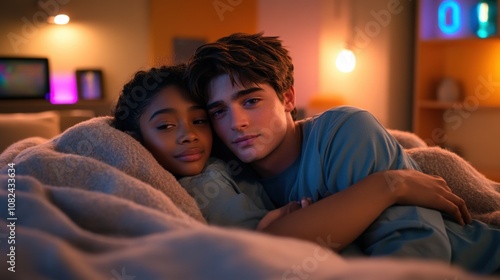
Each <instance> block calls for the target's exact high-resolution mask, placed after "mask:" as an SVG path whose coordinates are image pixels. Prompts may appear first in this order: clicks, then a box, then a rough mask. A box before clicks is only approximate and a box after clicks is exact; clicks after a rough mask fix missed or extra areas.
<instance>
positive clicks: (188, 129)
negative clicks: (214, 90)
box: [139, 86, 212, 177]
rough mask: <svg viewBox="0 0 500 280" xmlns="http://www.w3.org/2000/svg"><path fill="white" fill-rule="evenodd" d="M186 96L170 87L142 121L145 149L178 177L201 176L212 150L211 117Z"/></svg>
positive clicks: (155, 98) (147, 109) (181, 90)
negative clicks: (209, 119) (209, 118)
mask: <svg viewBox="0 0 500 280" xmlns="http://www.w3.org/2000/svg"><path fill="white" fill-rule="evenodd" d="M186 96H187V94H186V92H184V90H183V89H181V88H179V87H178V86H167V87H166V88H164V89H162V90H160V91H159V92H158V94H157V95H156V96H155V97H154V98H153V100H152V102H151V103H150V105H149V106H148V107H147V108H146V110H145V111H144V113H143V114H142V115H141V117H140V118H139V125H140V130H141V134H142V139H143V144H144V146H145V147H146V148H147V149H148V150H149V151H150V152H151V153H152V154H153V156H154V157H155V159H156V160H157V161H158V162H159V163H160V164H161V165H162V166H163V167H164V168H165V169H166V170H168V171H169V172H171V173H172V174H174V175H175V176H178V177H182V176H192V175H196V174H199V173H200V172H201V171H202V170H203V168H204V167H205V164H206V162H207V160H208V158H209V156H210V152H211V149H212V131H211V127H210V123H209V121H208V116H207V113H206V112H205V109H204V108H203V107H202V106H200V105H198V104H196V103H194V102H193V101H191V100H189V99H188V98H187V97H186Z"/></svg>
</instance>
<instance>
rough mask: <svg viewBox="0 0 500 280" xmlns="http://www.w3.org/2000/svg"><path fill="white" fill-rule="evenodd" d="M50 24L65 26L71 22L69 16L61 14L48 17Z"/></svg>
mask: <svg viewBox="0 0 500 280" xmlns="http://www.w3.org/2000/svg"><path fill="white" fill-rule="evenodd" d="M47 22H48V23H53V24H59V25H64V24H67V23H68V22H69V16H67V15H64V14H59V15H57V16H54V17H48V18H47Z"/></svg>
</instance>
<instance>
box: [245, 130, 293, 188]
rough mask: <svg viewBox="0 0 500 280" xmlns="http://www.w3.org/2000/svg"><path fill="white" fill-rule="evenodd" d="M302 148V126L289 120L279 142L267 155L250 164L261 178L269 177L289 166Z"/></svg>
mask: <svg viewBox="0 0 500 280" xmlns="http://www.w3.org/2000/svg"><path fill="white" fill-rule="evenodd" d="M301 150H302V127H301V125H300V124H299V123H297V122H294V121H291V122H290V125H289V128H288V129H287V133H286V135H285V137H284V139H283V141H282V142H281V144H280V145H279V146H278V147H277V148H276V149H275V150H274V151H273V152H272V153H271V154H269V155H268V156H267V157H265V158H263V159H260V160H258V161H255V162H252V163H251V166H252V167H253V169H254V170H255V171H256V172H257V174H259V175H260V177H261V178H263V179H265V178H270V177H273V176H276V175H278V174H280V173H281V172H283V171H285V170H286V169H287V168H288V167H290V166H291V165H292V164H293V163H294V162H295V160H296V159H297V158H298V157H299V156H300V153H301Z"/></svg>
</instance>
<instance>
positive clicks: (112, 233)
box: [0, 118, 488, 280]
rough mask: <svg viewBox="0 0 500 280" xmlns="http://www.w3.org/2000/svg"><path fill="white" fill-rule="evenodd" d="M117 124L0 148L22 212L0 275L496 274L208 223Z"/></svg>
mask: <svg viewBox="0 0 500 280" xmlns="http://www.w3.org/2000/svg"><path fill="white" fill-rule="evenodd" d="M109 121H110V119H109V118H96V119H93V120H90V121H88V122H84V123H82V124H80V125H78V126H76V127H72V128H70V129H68V130H67V131H66V132H64V133H63V134H62V135H61V136H60V137H57V138H56V139H53V140H51V141H47V140H43V139H40V138H36V139H34V138H32V139H26V140H23V141H22V142H18V143H16V144H14V145H13V146H11V147H10V148H9V149H7V151H6V152H5V153H2V154H1V155H0V167H1V169H0V182H2V185H3V186H4V187H2V188H1V189H0V201H8V199H11V200H12V199H13V198H15V201H14V202H12V201H11V203H15V207H13V208H14V209H12V210H9V209H8V207H7V204H6V203H2V204H1V205H2V206H3V207H1V208H0V252H2V254H1V256H0V262H1V263H2V266H1V269H0V279H54V280H57V279H64V280H66V279H75V280H78V279H82V280H83V279H85V280H86V279H95V280H101V279H102V280H109V279H116V280H118V279H367V278H373V279H389V280H390V279H410V278H411V279H488V278H487V277H480V276H477V275H473V274H470V273H467V272H465V271H464V270H462V269H460V268H458V267H450V266H449V265H447V264H443V263H440V262H428V261H422V260H420V261H417V260H395V259H383V258H381V259H367V258H362V259H343V258H341V257H340V256H339V255H337V254H335V253H333V252H332V251H330V250H327V249H325V248H322V247H320V246H318V245H315V244H312V243H309V242H304V241H299V240H295V239H291V238H278V237H273V236H268V235H264V234H258V233H254V232H250V231H243V230H236V229H227V228H221V227H213V226H208V225H206V224H205V223H204V221H203V218H202V216H201V213H200V212H199V209H197V207H196V204H195V202H194V200H193V199H192V198H190V196H188V195H187V193H186V191H185V190H184V189H182V187H181V186H180V185H179V184H178V183H177V182H175V181H174V179H173V177H172V176H171V175H170V174H169V173H168V172H166V171H165V170H164V169H163V168H162V167H161V166H160V165H159V164H158V163H157V162H156V161H155V160H154V158H153V157H152V156H151V155H150V154H149V153H148V152H147V150H145V149H144V148H143V147H142V146H141V145H140V144H139V143H137V141H135V140H133V139H132V138H131V137H130V136H128V135H126V134H124V133H123V132H121V131H118V130H116V129H114V128H112V127H110V126H109ZM9 163H14V166H9V165H8V164H9ZM9 169H11V170H9ZM8 174H14V176H12V175H8ZM9 179H15V183H14V186H9V185H7V183H8V182H10V181H9ZM9 211H10V212H9ZM11 213H12V214H11ZM14 271H15V272H14Z"/></svg>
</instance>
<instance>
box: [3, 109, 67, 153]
mask: <svg viewBox="0 0 500 280" xmlns="http://www.w3.org/2000/svg"><path fill="white" fill-rule="evenodd" d="M59 133H61V129H60V119H59V114H58V113H57V112H55V111H45V112H40V113H13V114H0V134H1V135H2V137H1V138H0V152H3V151H4V150H5V149H6V148H7V147H8V146H10V145H11V144H14V143H15V142H17V141H19V140H22V139H25V138H28V137H34V136H38V137H42V138H46V139H50V138H52V137H54V136H57V135H58V134H59Z"/></svg>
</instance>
